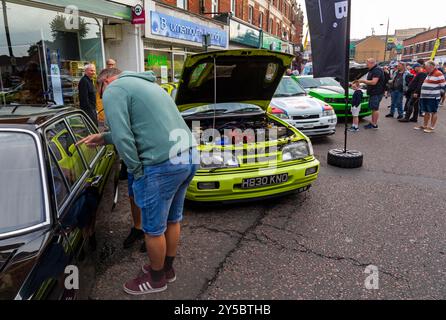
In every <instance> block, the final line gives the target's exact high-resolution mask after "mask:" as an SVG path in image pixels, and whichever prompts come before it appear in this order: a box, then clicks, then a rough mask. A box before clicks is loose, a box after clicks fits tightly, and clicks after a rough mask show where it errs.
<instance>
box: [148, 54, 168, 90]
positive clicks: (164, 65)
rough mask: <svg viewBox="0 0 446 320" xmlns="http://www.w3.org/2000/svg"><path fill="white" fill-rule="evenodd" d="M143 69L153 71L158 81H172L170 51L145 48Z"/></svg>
mask: <svg viewBox="0 0 446 320" xmlns="http://www.w3.org/2000/svg"><path fill="white" fill-rule="evenodd" d="M144 55H145V57H146V58H145V59H146V60H145V62H146V63H145V70H146V71H153V72H154V73H155V76H156V78H157V82H158V83H168V82H173V79H172V53H171V52H168V51H155V50H145V51H144Z"/></svg>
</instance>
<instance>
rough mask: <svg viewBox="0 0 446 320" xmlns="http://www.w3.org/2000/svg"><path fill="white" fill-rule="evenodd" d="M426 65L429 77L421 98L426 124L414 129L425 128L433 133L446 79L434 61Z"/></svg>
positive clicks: (425, 130) (425, 82) (423, 87)
mask: <svg viewBox="0 0 446 320" xmlns="http://www.w3.org/2000/svg"><path fill="white" fill-rule="evenodd" d="M424 67H425V69H426V72H427V77H426V79H425V80H424V82H423V85H422V87H421V98H420V107H421V110H422V112H424V124H423V125H422V126H417V127H415V128H414V129H415V130H423V131H424V132H425V133H433V132H434V130H435V126H436V125H437V120H438V115H437V112H438V106H439V104H440V99H441V91H442V90H444V89H445V86H446V80H445V77H444V75H443V73H442V72H441V71H440V70H438V69H437V68H436V64H435V62H434V61H427V62H426V63H425V64H424ZM429 122H430V126H429Z"/></svg>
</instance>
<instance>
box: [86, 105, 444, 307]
mask: <svg viewBox="0 0 446 320" xmlns="http://www.w3.org/2000/svg"><path fill="white" fill-rule="evenodd" d="M388 104H389V100H385V101H383V105H382V108H381V111H382V112H381V114H382V116H384V115H385V114H386V113H387V107H386V106H387V105H388ZM439 116H440V120H439V124H438V127H437V130H436V133H434V134H430V135H429V134H425V133H423V132H419V131H415V130H413V127H414V124H413V123H410V124H402V123H399V122H397V120H393V119H386V118H384V117H382V118H381V120H380V129H379V130H377V131H366V130H363V129H362V127H361V132H359V133H356V134H350V135H349V148H350V149H357V150H360V151H362V152H364V154H365V162H364V167H363V168H361V169H356V170H342V169H337V168H333V167H329V166H328V165H327V156H326V155H327V151H328V150H329V149H331V148H334V147H339V146H342V145H343V125H342V124H339V125H338V132H337V133H336V135H335V136H332V137H329V138H323V139H320V140H315V141H314V142H313V143H314V150H315V154H316V156H317V158H318V159H319V160H320V161H321V163H322V168H321V172H320V176H319V179H318V180H317V182H316V183H315V184H314V185H313V187H312V188H311V189H310V191H308V192H307V193H304V194H294V195H291V196H287V197H285V198H281V199H277V200H270V201H267V202H255V203H251V204H244V205H230V206H218V207H213V208H194V207H187V208H186V210H185V213H184V215H185V219H184V223H183V229H182V237H181V243H180V247H179V252H178V257H177V258H176V260H175V268H176V272H177V281H176V282H175V283H173V284H171V285H169V288H168V290H166V291H164V292H162V293H159V294H151V295H145V296H137V297H134V296H129V295H127V294H126V293H124V291H123V289H122V285H123V283H124V282H126V281H127V280H129V279H131V278H133V277H134V276H135V275H136V274H137V273H138V271H139V270H140V267H141V265H142V264H143V263H146V262H147V257H146V255H145V254H143V253H140V252H139V243H138V245H135V246H134V247H133V248H131V249H128V250H124V249H123V248H122V241H123V240H124V238H125V237H126V236H127V234H128V232H129V229H130V226H131V224H130V223H131V221H130V213H129V206H128V200H127V198H126V197H125V195H123V193H124V192H125V190H126V183H125V182H122V184H121V191H123V193H121V199H120V202H119V204H118V207H117V208H116V210H115V211H113V212H111V213H110V215H109V216H107V217H101V219H100V221H99V222H98V225H97V228H98V250H97V252H96V254H95V255H94V256H93V257H92V258H91V259H90V260H92V261H91V263H90V268H89V271H85V272H88V277H87V278H88V280H87V281H86V282H85V284H84V286H83V290H82V295H81V297H82V298H89V299H138V300H139V299H293V300H294V299H446V255H445V252H446V213H445V212H446V169H445V168H446V111H445V108H443V110H441V111H440V113H439ZM362 124H367V122H366V121H363V123H362ZM370 265H372V266H374V267H370V268H368V270H372V271H373V270H375V271H376V270H377V275H378V282H374V283H372V282H371V280H370V279H371V278H370V276H371V275H372V276H374V275H376V272H375V271H373V273H372V274H369V273H365V271H366V268H367V267H368V266H370ZM375 267H376V269H373V268H375ZM368 277H369V278H368ZM373 278H375V280H376V277H373ZM366 284H374V285H375V288H376V285H378V289H370V286H366ZM367 287H368V288H367ZM372 287H373V285H372Z"/></svg>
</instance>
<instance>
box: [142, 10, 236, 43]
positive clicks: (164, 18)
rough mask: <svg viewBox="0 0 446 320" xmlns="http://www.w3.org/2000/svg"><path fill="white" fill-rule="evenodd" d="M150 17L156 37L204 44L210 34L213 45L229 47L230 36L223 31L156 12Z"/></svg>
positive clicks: (151, 13)
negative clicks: (205, 36) (204, 38)
mask: <svg viewBox="0 0 446 320" xmlns="http://www.w3.org/2000/svg"><path fill="white" fill-rule="evenodd" d="M150 16H151V24H152V34H154V35H157V36H163V37H168V38H174V39H181V40H186V41H193V42H197V43H203V35H206V34H209V35H210V36H211V45H213V46H217V47H223V48H226V47H227V43H228V40H227V38H228V36H227V34H226V32H225V31H223V30H220V29H216V28H209V27H207V26H203V25H199V24H196V23H192V22H189V21H186V20H183V19H179V18H175V17H171V16H168V15H165V14H162V13H159V12H156V11H151V12H150Z"/></svg>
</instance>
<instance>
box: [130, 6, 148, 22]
mask: <svg viewBox="0 0 446 320" xmlns="http://www.w3.org/2000/svg"><path fill="white" fill-rule="evenodd" d="M145 23H146V13H145V11H144V8H143V7H142V6H141V5H140V4H137V5H136V6H134V7H133V8H132V24H145Z"/></svg>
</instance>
